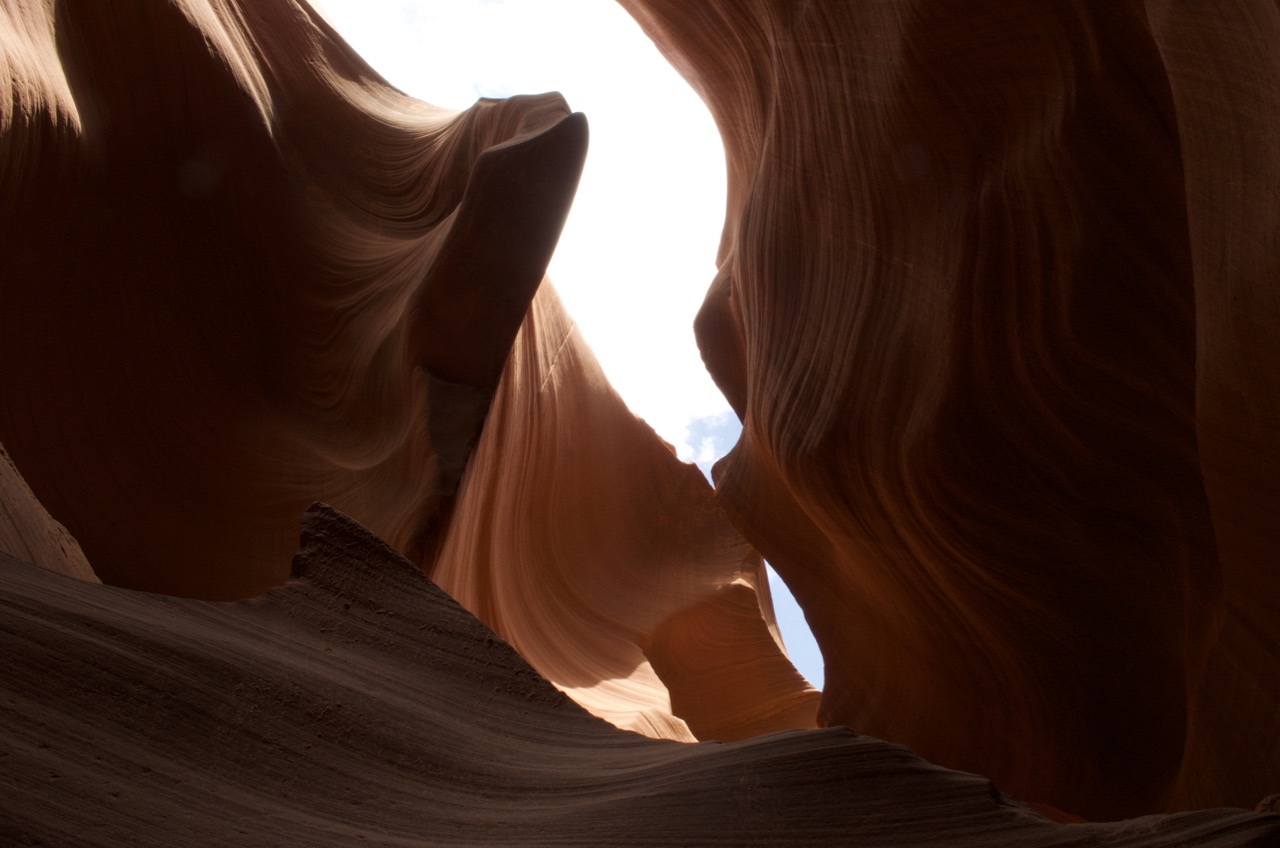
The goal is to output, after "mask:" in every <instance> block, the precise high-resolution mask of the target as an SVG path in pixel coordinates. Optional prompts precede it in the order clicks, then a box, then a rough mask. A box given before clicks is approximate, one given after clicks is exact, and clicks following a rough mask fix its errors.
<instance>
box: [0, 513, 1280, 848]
mask: <svg viewBox="0 0 1280 848" xmlns="http://www.w3.org/2000/svg"><path fill="white" fill-rule="evenodd" d="M0 610H2V611H3V614H0V640H3V644H4V646H5V647H6V649H7V648H9V647H11V646H14V645H22V646H23V650H21V651H17V652H14V651H8V650H7V651H6V662H5V663H4V664H3V665H2V666H0V683H3V685H4V687H5V690H6V691H7V692H10V693H27V694H25V695H23V696H22V697H12V696H11V697H6V698H4V699H3V700H0V754H2V755H3V761H4V763H5V771H6V779H7V786H6V791H7V793H8V795H7V799H8V802H9V803H8V804H7V808H6V815H5V816H4V817H2V818H0V839H3V840H4V842H5V844H12V845H25V844H34V843H35V842H37V841H43V842H44V843H46V844H56V845H93V846H98V845H102V846H115V845H124V844H127V845H138V846H165V848H169V847H170V846H188V845H192V846H194V845H238V846H278V845H281V844H305V845H313V846H322V848H327V846H349V845H353V844H357V843H359V842H367V843H369V844H384V845H389V844H395V845H408V846H472V845H477V846H478V845H574V844H578V845H586V844H590V845H603V846H623V845H635V846H653V845H660V846H685V845H691V844H694V845H698V844H703V845H705V844H716V843H720V844H732V845H751V846H766V845H815V846H817V845H833V846H835V845H839V846H844V845H849V844H873V845H884V846H897V848H916V846H919V848H923V846H933V845H940V844H943V845H974V846H979V845H980V846H1009V847H1010V848H1013V846H1017V848H1048V846H1077V845H1078V846H1086V845H1098V844H1107V845H1115V846H1118V848H1139V846H1170V848H1172V846H1176V845H1192V844H1193V845H1197V846H1204V848H1217V847H1219V846H1220V847H1221V848H1226V846H1258V848H1263V846H1266V845H1267V844H1269V842H1268V840H1273V839H1274V838H1275V836H1276V835H1277V834H1280V816H1258V815H1253V814H1249V813H1245V812H1244V811H1241V810H1216V811H1210V812H1201V813H1187V814H1183V815H1180V816H1168V817H1157V818H1150V819H1143V820H1140V821H1137V822H1133V823H1127V822H1126V823H1121V824H1110V825H1108V824H1103V825H1059V824H1055V823H1053V822H1049V821H1047V820H1045V819H1043V818H1041V817H1040V816H1038V815H1036V814H1035V813H1034V812H1032V811H1031V810H1030V809H1027V808H1026V807H1023V806H1021V805H1019V804H1017V803H1016V802H1013V801H1011V800H1010V799H1008V798H1006V797H1004V796H1003V795H1001V794H1000V793H999V792H998V791H997V790H995V789H994V787H992V785H991V783H990V782H989V781H987V780H985V779H983V778H980V777H977V776H975V775H969V774H961V773H958V772H951V771H947V770H945V769H942V768H939V767H937V766H934V765H930V764H929V763H927V762H925V761H923V760H921V759H920V758H919V757H917V756H916V755H914V754H912V753H911V752H910V751H908V750H907V749H905V748H902V747H900V746H896V745H890V744H887V743H885V742H881V741H879V740H877V739H872V738H870V737H867V736H858V735H856V734H854V733H852V732H851V731H849V730H848V729H847V728H830V729H825V730H814V731H792V732H788V733H774V734H768V735H764V736H759V737H756V738H753V739H748V740H744V741H741V742H735V743H730V744H720V743H714V742H703V743H693V744H684V745H682V744H679V743H676V742H672V741H669V740H656V739H646V738H645V737H642V736H638V735H636V734H633V733H627V732H625V731H622V730H618V729H617V728H614V727H611V726H610V725H609V724H607V723H606V722H604V721H601V720H600V719H597V718H595V717H593V716H591V715H589V714H587V713H586V712H585V711H583V710H582V709H580V708H579V707H577V706H576V705H575V704H574V703H573V702H572V701H570V700H569V699H568V698H566V697H565V696H564V695H563V694H562V693H560V692H558V691H556V689H555V688H554V687H552V686H550V685H549V684H547V683H546V681H545V680H543V679H541V678H540V677H539V676H538V675H537V674H536V673H535V672H534V671H533V669H532V668H530V667H529V666H528V665H527V664H526V663H525V662H524V661H523V660H522V659H521V658H520V657H519V656H518V655H517V654H516V653H515V652H514V651H512V650H511V649H510V648H509V647H508V646H507V645H505V644H504V643H503V642H502V641H501V640H499V639H496V638H495V637H494V636H493V634H492V633H491V632H490V631H489V630H487V629H486V628H485V627H484V626H483V625H481V624H480V623H479V622H477V621H476V620H475V619H474V618H472V617H471V616H470V615H469V614H468V613H467V612H466V611H465V610H463V609H462V608H461V607H460V606H458V604H456V603H455V602H454V601H452V600H451V599H450V598H449V597H448V596H447V595H445V594H444V593H443V592H441V591H440V590H439V589H438V588H437V587H436V586H434V585H433V584H432V583H431V582H430V581H429V580H428V579H426V578H425V577H424V576H423V575H422V573H421V572H420V571H419V570H418V569H416V568H415V567H414V566H413V565H412V564H411V563H409V562H408V561H406V560H404V559H403V558H402V557H400V556H399V555H398V554H397V553H396V552H395V551H393V550H392V549H391V548H390V547H389V546H388V545H386V544H385V543H384V542H382V541H381V540H379V539H377V538H376V537H375V536H373V535H372V534H370V533H369V532H368V531H367V530H365V529H364V528H362V527H360V526H359V525H358V524H355V523H354V522H352V521H350V520H349V519H347V518H345V517H344V516H342V515H340V514H339V513H337V512H335V511H333V510H331V509H329V508H326V507H317V508H316V509H314V510H313V511H311V512H310V513H309V514H308V515H307V516H306V518H305V519H304V523H303V539H302V546H301V549H300V550H299V552H298V555H297V557H296V558H295V559H294V564H293V577H292V578H291V579H290V581H289V582H288V584H287V585H285V586H283V587H280V588H276V589H272V590H270V591H269V592H267V593H266V594H265V595H263V596H262V597H261V598H255V599H253V600H249V601H239V602H235V603H207V602H203V601H195V600H188V599H182V598H171V597H163V596H158V595H150V594H146V593H142V592H130V591H127V590H123V589H118V588H114V587H103V586H91V585H89V584H86V583H83V582H79V581H75V580H69V579H67V578H65V577H62V576H61V575H56V574H51V573H49V572H48V571H42V570H40V569H37V568H33V567H31V566H28V565H22V564H20V563H16V562H13V561H12V560H9V559H7V558H6V557H3V556H0ZM285 645H287V646H288V649H287V650H282V649H281V646H285ZM37 691H38V692H39V693H41V696H42V697H32V696H31V695H30V693H33V692H37ZM90 716H91V720H86V719H88V718H89V717H90ZM1270 844H1273V843H1270Z"/></svg>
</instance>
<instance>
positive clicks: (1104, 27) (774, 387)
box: [622, 0, 1280, 818]
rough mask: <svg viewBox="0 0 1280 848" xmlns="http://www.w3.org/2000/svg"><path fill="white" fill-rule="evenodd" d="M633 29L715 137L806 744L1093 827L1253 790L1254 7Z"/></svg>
mask: <svg viewBox="0 0 1280 848" xmlns="http://www.w3.org/2000/svg"><path fill="white" fill-rule="evenodd" d="M622 2H623V5H624V6H626V7H627V8H628V9H629V10H630V11H631V12H632V13H633V14H634V15H635V16H636V18H637V19H638V20H639V21H640V22H641V24H642V25H643V26H644V27H645V29H646V31H647V32H648V33H649V34H650V35H651V36H652V37H653V39H654V40H655V42H657V44H658V45H659V46H660V47H661V48H662V49H663V50H664V51H665V53H666V55H667V56H668V57H669V58H670V59H671V61H672V63H673V64H674V65H675V66H676V67H677V68H678V69H680V70H681V71H682V72H683V73H684V75H685V76H686V77H687V78H688V79H689V81H690V83H691V84H692V85H693V86H694V87H695V88H696V89H697V90H698V91H699V92H700V93H701V94H702V96H703V98H704V99H705V100H706V102H707V104H708V106H709V107H710V109H711V111H712V113H713V114H714V116H715V118H716V120H717V123H718V125H719V127H720V130H721V134H722V136H723V138H724V141H725V149H726V155H727V159H728V175H729V189H728V191H729V197H728V206H727V216H726V223H725V229H724V238H723V241H722V244H721V250H720V273H719V276H718V277H717V278H716V280H715V281H714V283H713V284H712V287H711V291H710V292H709V294H708V296H707V299H706V303H705V305H704V307H703V310H702V313H701V314H700V316H699V319H698V326H697V333H698V340H699V344H700V346H701V349H702V352H703V357H704V359H705V360H706V363H707V365H708V367H709V368H710V370H711V373H712V374H713V376H714V377H715V378H716V380H717V382H718V384H719V385H720V386H721V388H722V389H723V390H724V391H725V394H726V396H727V397H728V398H729V400H730V402H731V403H732V404H733V406H734V408H735V409H736V410H737V412H738V414H739V416H740V417H741V418H742V420H743V428H744V432H743V437H742V439H741V441H740V442H739V443H738V445H737V447H735V448H734V450H733V451H732V453H731V454H730V455H729V456H728V457H727V458H726V459H725V460H723V461H722V462H721V463H720V464H719V465H718V466H717V468H716V481H717V489H716V493H717V497H718V499H719V501H720V503H721V504H723V505H724V507H725V509H726V511H727V512H728V514H729V516H730V518H731V520H732V521H733V523H734V524H735V526H737V527H738V528H739V529H741V530H742V532H743V533H744V534H745V536H746V537H747V539H748V540H749V541H750V542H751V543H752V544H753V545H754V546H756V547H757V548H758V549H759V550H760V551H761V552H762V553H763V554H764V555H765V556H766V557H767V558H768V559H769V560H770V561H771V562H772V563H773V564H774V565H775V566H776V567H777V568H778V570H779V572H780V573H781V574H782V576H783V577H784V578H785V579H786V580H787V583H788V585H790V586H791V587H792V589H793V590H794V592H795V595H796V598H797V600H798V601H799V603H800V605H801V606H802V607H803V608H804V610H805V613H806V616H807V618H808V619H809V622H810V624H811V625H812V627H813V630H814V633H815V636H816V637H817V640H818V642H819V644H820V645H821V646H822V649H823V655H824V658H825V660H826V689H825V691H824V693H823V699H822V706H821V709H820V718H821V720H822V721H823V722H824V723H829V724H848V725H850V726H853V727H856V728H859V729H860V730H865V731H867V732H870V733H874V734H877V735H881V736H883V737H885V738H889V739H894V740H898V741H901V742H904V743H906V744H908V745H910V746H912V747H913V748H915V749H916V750H918V751H920V752H921V753H923V754H924V755H925V756H927V757H929V758H930V759H932V760H934V761H936V762H940V763H945V764H948V765H950V766H953V767H957V768H963V769H968V770H973V771H978V772H981V773H983V774H990V775H993V776H994V777H995V778H996V780H997V781H998V782H999V783H1000V785H1001V786H1002V787H1004V788H1006V789H1008V790H1010V791H1012V792H1014V793H1015V794H1017V795H1019V796H1020V797H1023V798H1028V799H1038V800H1040V801H1044V802H1046V803H1048V804H1050V805H1052V806H1055V807H1059V808H1062V809H1066V810H1068V811H1071V812H1074V813H1077V814H1081V815H1084V816H1086V817H1103V818H1111V817H1117V816H1122V815H1132V814H1135V813H1139V812H1143V811H1148V810H1154V809H1169V808H1174V809H1179V808H1186V807H1194V806H1200V805H1204V804H1216V803H1231V804H1242V805H1249V806H1252V805H1253V804H1254V803H1256V801H1257V799H1258V798H1260V797H1262V796H1263V795H1265V794H1267V793H1268V792H1271V791H1274V787H1275V786H1276V785H1277V784H1278V783H1280V734H1278V733H1277V724H1276V719H1275V717H1276V715H1277V714H1280V676H1277V675H1278V674H1280V662H1277V660H1278V659H1280V641H1278V640H1280V627H1278V626H1277V618H1276V616H1275V615H1274V610H1275V609H1276V606H1277V600H1278V598H1277V595H1276V592H1275V580H1274V574H1275V563H1276V559H1275V550H1276V547H1277V546H1276V544H1275V541H1276V540H1275V539H1274V534H1275V533H1276V528H1277V526H1278V525H1277V523H1276V521H1275V516H1276V515H1277V514H1280V473H1277V464H1276V463H1277V456H1278V455H1280V454H1278V453H1277V449H1276V446H1277V444H1280V441H1277V438H1276V437H1277V434H1280V413H1278V412H1277V410H1280V406H1277V399H1278V398H1280V391H1278V385H1280V384H1278V383H1277V376H1276V375H1277V374H1280V369H1277V368H1276V367H1275V364H1276V358H1277V354H1278V353H1280V347H1278V346H1277V343H1276V339H1275V336H1274V333H1271V334H1268V332H1266V331H1264V330H1263V328H1267V327H1275V326H1276V323H1277V321H1278V320H1280V299H1278V298H1280V295H1278V294H1277V288H1276V279H1277V271H1278V270H1280V268H1278V267H1277V262H1278V261H1280V258H1278V257H1280V250H1278V249H1277V248H1278V247H1280V242H1278V241H1277V240H1278V239H1280V228H1278V227H1277V226H1276V214H1277V213H1276V210H1275V204H1274V198H1275V196H1276V192H1277V191H1278V190H1280V153H1278V150H1277V147H1276V145H1275V144H1274V135H1275V132H1276V128H1277V126H1280V100H1277V97H1278V96H1280V66H1278V65H1277V61H1276V57H1275V51H1274V50H1273V49H1272V45H1273V44H1274V43H1275V38H1276V36H1277V35H1278V34H1280V10H1278V9H1277V7H1276V5H1275V4H1274V3H1266V2H1261V3H1215V4H1200V5H1195V6H1194V8H1193V7H1192V6H1188V5H1186V4H1176V3H1163V2H1146V3H1143V2H1120V3H1113V2H1107V3H1102V2H1087V1H1086V0H1077V2H1069V3H1063V4H1056V5H1055V6H1054V7H1053V8H1052V9H1046V8H1044V7H1042V6H1033V5H1032V4H1025V3H997V4H994V5H993V4H988V3H967V4H965V3H962V4H956V3H942V2H927V1H926V0H920V1H919V2H912V1H911V0H884V2H868V3H827V4H823V3H789V2H772V0H749V2H742V3H739V2H727V0H726V2H717V0H710V1H709V2H702V3H692V4H691V3H683V2H675V1H674V0H622Z"/></svg>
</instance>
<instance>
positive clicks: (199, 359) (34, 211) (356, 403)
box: [0, 0, 586, 599]
mask: <svg viewBox="0 0 1280 848" xmlns="http://www.w3.org/2000/svg"><path fill="white" fill-rule="evenodd" d="M6 14H7V15H8V20H7V21H6V22H5V23H7V26H6V27H5V30H6V33H7V37H6V40H5V41H4V42H3V47H4V56H3V58H4V62H3V64H4V65H5V66H6V68H7V76H8V77H9V79H10V80H11V81H12V85H13V88H14V92H15V97H14V99H13V103H12V105H11V108H10V109H9V110H8V111H6V112H5V113H4V114H3V115H2V116H0V129H2V130H3V135H2V137H3V148H0V153H2V154H3V159H4V161H5V163H6V169H7V170H6V171H5V172H4V185H5V192H4V196H3V200H0V227H2V228H3V232H4V233H5V259H4V261H5V266H6V273H5V276H4V281H3V283H0V298H2V302H3V309H2V310H0V360H3V361H4V362H6V363H9V367H6V368H5V369H3V371H0V396H3V397H4V398H6V399H12V400H10V401H9V402H6V403H5V404H3V405H2V406H0V435H2V437H3V439H4V442H5V444H6V445H7V446H8V448H9V450H10V452H11V453H12V455H13V458H14V461H15V462H16V463H17V465H18V467H19V468H21V469H22V472H23V475H24V476H25V477H26V479H27V481H28V483H30V485H31V486H32V488H33V489H34V490H35V491H36V492H37V493H38V494H39V495H40V498H41V500H42V501H43V502H44V503H45V505H46V506H47V507H48V508H49V509H50V511H51V512H52V513H53V514H54V515H56V516H58V517H60V518H61V519H62V520H63V521H64V522H65V523H66V524H67V525H68V526H70V527H71V528H72V530H73V532H74V533H75V535H76V537H77V538H78V539H79V540H80V543H81V544H82V545H83V546H84V548H85V551H86V553H87V554H88V556H89V558H90V560H91V561H92V562H93V563H94V565H95V568H97V570H98V572H99V574H100V575H101V576H102V577H103V578H104V579H105V580H106V581H107V582H110V583H115V584H118V585H125V586H132V587H136V588H144V589H148V590H151V591H160V592H165V593H169V594H178V595H187V596H197V597H203V598H221V599H227V598H239V597H246V596H249V595H254V594H257V593H259V592H261V591H263V590H264V589H266V588H267V587H268V586H272V585H276V584H278V583H280V582H281V581H282V580H283V579H284V577H285V575H286V573H287V569H288V562H289V556H290V552H291V550H292V546H293V531H292V529H291V528H292V526H293V525H294V523H295V522H296V516H297V515H298V514H300V512H301V510H303V509H305V508H306V505H307V504H308V503H310V502H311V501H313V500H315V499H316V498H320V497H323V498H326V499H328V500H330V501H332V502H334V503H337V504H340V505H341V506H343V507H344V508H345V509H348V510H349V511H350V512H351V513H352V514H354V515H357V516H359V517H360V518H362V519H363V520H365V521H366V522H368V523H369V525H370V526H372V527H374V528H375V529H376V530H377V531H378V532H379V533H381V534H382V535H384V536H385V537H386V538H388V539H390V540H391V541H392V542H393V543H394V544H396V545H397V546H399V547H400V548H401V549H402V550H409V551H412V550H418V549H430V548H432V547H433V546H434V545H435V544H437V543H438V539H436V538H435V536H437V535H438V531H439V529H440V527H439V524H440V522H439V520H438V511H439V508H440V506H441V501H442V499H443V498H447V497H448V496H449V495H450V494H451V492H452V489H453V488H454V487H455V486H456V484H457V478H458V476H459V474H460V472H461V467H462V465H463V463H464V462H465V459H466V456H467V453H468V451H469V450H470V447H471V443H472V442H473V441H474V439H475V436H476V434H477V432H478V429H479V425H480V423H481V421H482V419H483V415H484V411H485V407H486V404H487V402H488V399H489V397H490V396H492V393H493V390H494V388H495V387H496V385H497V382H498V377H499V374H500V373H501V370H502V365H503V362H504V361H505V359H506V354H507V349H508V348H509V347H510V344H511V340H512V339H513V338H514V336H515V333H516V330H517V328H518V327H519V325H520V322H521V321H522V320H523V318H524V313H525V310H526V309H527V307H528V303H529V300H530V298H532V296H533V293H534V291H535V290H536V289H537V286H538V284H539V282H540V281H541V279H542V276H543V273H544V271H545V267H546V262H547V260H548V259H549V258H550V255H551V251H552V250H553V249H554V246H555V242H556V239H557V238H558V236H559V231H560V226H561V224H562V223H563V220H564V216H565V214H566V213H567V211H568V207H569V204H570V202H571V200H572V196H573V191H574V188H575V186H576V183H577V177H578V173H579V171H580V168H581V164H582V160H583V157H584V156H585V152H586V124H585V121H584V119H583V118H582V116H581V115H570V114H569V110H568V108H567V107H566V106H565V104H564V102H563V100H562V99H561V98H559V97H558V96H555V95H548V96H545V97H537V98H528V97H526V98H513V99H511V100H508V101H504V102H496V101H486V102H481V103H479V104H477V105H476V106H475V107H474V108H472V109H470V110H468V111H467V112H464V113H461V114H457V113H454V112H452V111H449V110H443V109H437V108H434V107H431V106H428V105H426V104H422V103H419V102H416V101H414V100H412V99H410V98H409V97H407V96H405V95H403V94H401V93H400V92H397V91H395V90H394V89H392V88H391V87H390V86H389V85H387V83H386V82H384V81H383V80H382V79H381V78H379V77H378V76H377V75H376V74H375V73H374V72H373V71H372V70H371V69H370V68H369V67H368V66H367V65H365V64H364V62H363V61H362V60H360V59H359V57H357V56H356V55H355V54H354V53H353V52H352V51H351V49H350V48H349V47H347V46H346V45H345V44H344V43H343V42H341V40H340V39H338V38H337V36H336V35H335V34H334V33H333V32H331V31H330V30H329V29H328V28H327V25H326V24H325V23H324V22H323V20H322V19H320V18H318V17H316V16H315V15H314V14H313V13H312V12H311V11H310V10H309V9H308V8H307V7H305V6H301V5H298V4H293V3H287V2H278V3H254V4H245V5H244V7H243V8H241V7H240V6H239V5H236V4H222V3H215V4H210V3H204V2H197V1H196V0H175V2H168V0H146V2H139V3H130V4H125V5H124V6H121V7H120V8H115V7H108V6H106V5H104V4H101V3H96V2H65V3H57V4H18V5H17V6H16V7H15V6H13V5H12V4H11V5H10V6H9V7H7V9H6ZM7 105H8V104H7ZM498 246H500V249H498ZM70 480H75V481H76V484H75V485H67V481H70ZM107 504H110V508H105V505H107ZM123 516H128V517H129V518H130V521H122V520H121V518H122V517H123ZM136 523H141V524H142V525H144V526H145V527H146V531H145V540H146V541H145V544H139V535H138V532H137V529H136V526H137V524H136Z"/></svg>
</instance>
